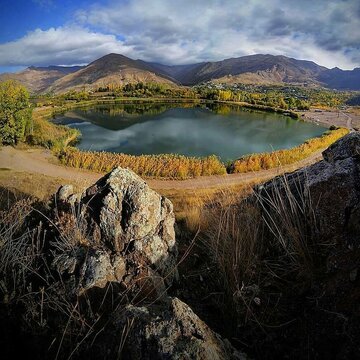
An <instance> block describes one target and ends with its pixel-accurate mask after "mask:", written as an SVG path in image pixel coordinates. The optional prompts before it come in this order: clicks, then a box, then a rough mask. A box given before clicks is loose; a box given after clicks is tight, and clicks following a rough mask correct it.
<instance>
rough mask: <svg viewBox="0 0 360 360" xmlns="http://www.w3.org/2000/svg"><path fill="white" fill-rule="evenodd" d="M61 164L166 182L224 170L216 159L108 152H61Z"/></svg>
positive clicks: (211, 157) (223, 171)
mask: <svg viewBox="0 0 360 360" xmlns="http://www.w3.org/2000/svg"><path fill="white" fill-rule="evenodd" d="M60 161H61V162H62V163H63V164H64V165H67V166H72V167H76V168H82V169H87V170H93V171H98V172H109V171H111V170H112V169H113V168H115V167H117V166H121V167H124V168H129V169H131V170H133V171H134V172H135V173H137V174H138V175H140V176H144V177H157V178H168V179H187V178H193V177H196V176H204V175H223V174H225V173H226V169H225V166H224V165H223V164H222V163H221V162H220V160H219V159H218V158H217V157H216V156H215V155H212V156H208V157H205V158H196V157H186V156H183V155H173V154H161V155H141V156H134V155H126V154H117V153H108V152H104V151H101V152H92V151H80V150H77V149H75V148H67V149H64V150H63V151H62V152H61V154H60Z"/></svg>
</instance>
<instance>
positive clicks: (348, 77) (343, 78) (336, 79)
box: [319, 68, 360, 90]
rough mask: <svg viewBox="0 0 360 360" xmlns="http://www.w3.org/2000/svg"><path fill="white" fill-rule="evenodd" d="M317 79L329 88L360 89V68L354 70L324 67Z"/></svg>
mask: <svg viewBox="0 0 360 360" xmlns="http://www.w3.org/2000/svg"><path fill="white" fill-rule="evenodd" d="M319 81H320V82H322V83H324V84H326V87H328V88H331V89H339V90H360V68H355V69H354V70H341V69H339V68H334V69H326V70H325V71H323V72H322V73H321V74H320V76H319Z"/></svg>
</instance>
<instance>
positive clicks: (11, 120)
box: [0, 80, 32, 145]
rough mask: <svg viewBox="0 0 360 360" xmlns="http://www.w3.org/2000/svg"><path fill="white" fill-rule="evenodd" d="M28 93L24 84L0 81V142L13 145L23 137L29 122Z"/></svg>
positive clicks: (30, 110)
mask: <svg viewBox="0 0 360 360" xmlns="http://www.w3.org/2000/svg"><path fill="white" fill-rule="evenodd" d="M31 112H32V109H31V107H30V103H29V93H28V91H27V90H26V88H25V87H24V86H22V85H21V84H19V83H17V82H15V81H13V80H8V81H4V82H2V83H0V142H1V143H2V144H7V145H14V144H16V143H18V142H19V141H21V140H23V139H24V136H25V131H26V128H27V127H29V125H30V122H31Z"/></svg>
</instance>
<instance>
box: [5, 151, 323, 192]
mask: <svg viewBox="0 0 360 360" xmlns="http://www.w3.org/2000/svg"><path fill="white" fill-rule="evenodd" d="M319 159H321V151H318V152H316V153H314V154H313V155H311V156H310V157H308V158H307V159H304V160H302V161H299V162H297V163H295V164H292V165H287V166H282V167H279V168H275V169H269V170H262V171H256V172H251V173H246V174H230V175H223V176H202V177H199V178H195V179H188V180H153V179H148V180H147V183H148V184H149V186H150V187H152V188H153V189H174V190H176V189H189V190H190V189H191V190H196V189H204V188H213V187H216V188H221V187H226V186H232V185H238V184H246V183H252V182H255V181H259V182H260V181H265V180H266V179H269V178H272V177H274V176H276V175H280V174H283V173H285V172H289V171H294V170H295V169H298V168H300V167H303V166H307V165H310V164H312V163H314V162H316V161H318V160H319ZM0 167H1V168H2V169H10V170H15V171H18V172H27V173H37V174H40V175H45V176H50V177H55V178H62V179H64V180H68V181H75V182H84V183H92V182H94V181H96V180H98V179H99V178H100V177H101V176H102V175H103V174H100V173H95V172H90V171H84V170H80V169H75V168H70V167H65V166H62V165H60V164H59V162H58V160H57V158H56V157H55V156H54V155H52V154H51V152H50V151H49V150H43V149H31V150H20V149H16V148H13V147H10V146H6V147H3V148H1V149H0Z"/></svg>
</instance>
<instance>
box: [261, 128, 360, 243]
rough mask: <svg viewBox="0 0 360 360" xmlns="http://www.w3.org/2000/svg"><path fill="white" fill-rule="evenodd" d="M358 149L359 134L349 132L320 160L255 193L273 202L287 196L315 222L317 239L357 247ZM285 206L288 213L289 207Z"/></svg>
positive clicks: (359, 226)
mask: <svg viewBox="0 0 360 360" xmlns="http://www.w3.org/2000/svg"><path fill="white" fill-rule="evenodd" d="M359 149H360V134H358V133H351V134H349V135H347V136H345V137H343V138H342V139H340V140H338V141H336V142H335V143H334V144H333V145H331V146H330V147H329V148H328V149H327V150H325V151H324V152H323V155H324V160H322V161H319V162H317V163H315V164H313V165H311V166H309V167H306V168H303V169H300V170H297V171H295V172H293V173H290V174H285V175H284V176H278V177H276V178H274V179H272V180H270V181H268V182H267V183H265V184H264V185H263V186H262V187H261V188H258V189H257V192H258V194H260V195H261V197H263V198H264V199H274V198H276V196H279V194H280V196H282V197H283V198H284V199H286V198H287V197H288V195H289V194H291V196H293V197H294V199H296V201H297V203H298V204H302V203H303V204H305V202H307V205H306V206H308V207H310V206H311V211H312V212H313V215H312V216H313V217H314V219H316V221H317V224H316V231H317V237H318V238H319V239H324V240H326V242H327V243H328V244H337V243H341V244H342V245H343V246H344V247H347V246H359V245H360V239H359V237H358V233H359V230H360V216H359V214H360V211H359V208H360V156H359ZM266 201H267V200H265V202H266ZM268 202H269V201H268ZM287 206H289V211H291V206H290V204H288V205H287ZM344 240H345V241H344Z"/></svg>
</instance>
